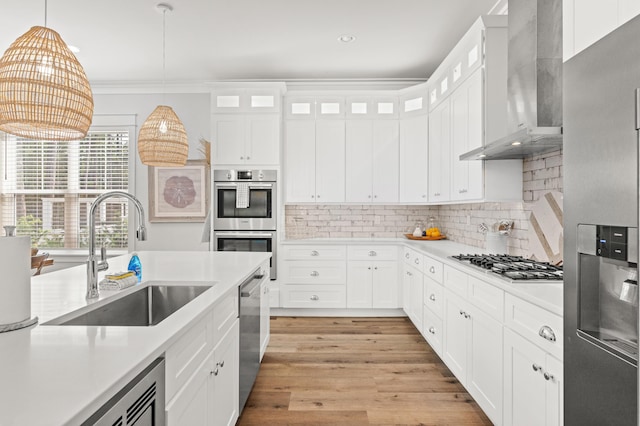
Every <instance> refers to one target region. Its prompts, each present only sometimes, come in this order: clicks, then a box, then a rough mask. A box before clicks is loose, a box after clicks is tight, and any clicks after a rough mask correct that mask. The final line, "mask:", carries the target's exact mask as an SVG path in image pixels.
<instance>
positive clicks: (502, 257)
mask: <svg viewBox="0 0 640 426" xmlns="http://www.w3.org/2000/svg"><path fill="white" fill-rule="evenodd" d="M451 257H452V258H454V259H457V260H459V261H461V262H469V263H470V264H471V265H474V266H477V267H480V268H483V269H486V270H489V271H491V272H493V273H496V274H499V275H501V276H503V277H505V278H507V279H509V280H517V281H521V280H543V281H557V280H562V267H561V266H556V265H552V264H550V263H547V262H537V261H535V260H531V259H525V258H524V257H521V256H510V255H508V254H459V255H457V256H451Z"/></svg>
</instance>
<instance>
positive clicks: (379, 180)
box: [371, 120, 400, 203]
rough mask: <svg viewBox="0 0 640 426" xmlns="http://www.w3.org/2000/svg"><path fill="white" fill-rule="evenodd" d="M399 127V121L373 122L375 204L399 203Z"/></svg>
mask: <svg viewBox="0 0 640 426" xmlns="http://www.w3.org/2000/svg"><path fill="white" fill-rule="evenodd" d="M399 133H400V132H399V125H398V120H376V121H374V122H373V164H372V174H371V176H372V183H373V185H372V186H373V191H372V192H373V202H375V203H382V202H385V203H397V202H398V181H399V179H398V177H399V168H400V167H399V166H400V164H399V157H400V155H399V151H400V140H399V136H400V134H399Z"/></svg>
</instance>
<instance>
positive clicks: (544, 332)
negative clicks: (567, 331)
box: [538, 325, 556, 342]
mask: <svg viewBox="0 0 640 426" xmlns="http://www.w3.org/2000/svg"><path fill="white" fill-rule="evenodd" d="M538 335H539V336H540V337H542V338H543V339H546V340H548V341H550V342H555V341H556V334H555V333H554V332H553V329H552V328H551V327H549V326H548V325H543V326H542V327H541V328H540V331H538Z"/></svg>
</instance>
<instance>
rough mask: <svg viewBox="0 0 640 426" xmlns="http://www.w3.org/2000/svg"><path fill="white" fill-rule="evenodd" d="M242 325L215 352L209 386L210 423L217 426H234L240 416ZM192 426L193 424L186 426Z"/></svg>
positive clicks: (230, 331)
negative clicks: (240, 342)
mask: <svg viewBox="0 0 640 426" xmlns="http://www.w3.org/2000/svg"><path fill="white" fill-rule="evenodd" d="M239 330H240V328H239V321H238V320H236V321H235V322H234V325H233V326H232V327H231V329H230V330H229V331H228V332H227V334H226V336H224V337H223V338H222V340H221V341H220V343H218V346H217V347H216V348H214V350H213V359H212V363H213V365H212V366H211V372H210V380H209V383H208V394H209V397H208V398H209V401H210V403H209V416H208V417H209V419H210V424H212V425H214V426H233V425H235V424H236V420H238V415H239V374H240V353H239V347H240V344H239V338H240V337H239V336H240V334H239ZM183 424H190V423H183Z"/></svg>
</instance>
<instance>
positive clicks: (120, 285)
mask: <svg viewBox="0 0 640 426" xmlns="http://www.w3.org/2000/svg"><path fill="white" fill-rule="evenodd" d="M137 283H138V277H136V274H135V273H134V272H133V271H128V272H117V273H115V274H113V275H107V276H105V277H104V279H103V280H102V281H100V283H98V288H99V289H100V290H109V291H114V290H124V289H125V288H127V287H131V286H133V285H135V284H137Z"/></svg>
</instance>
